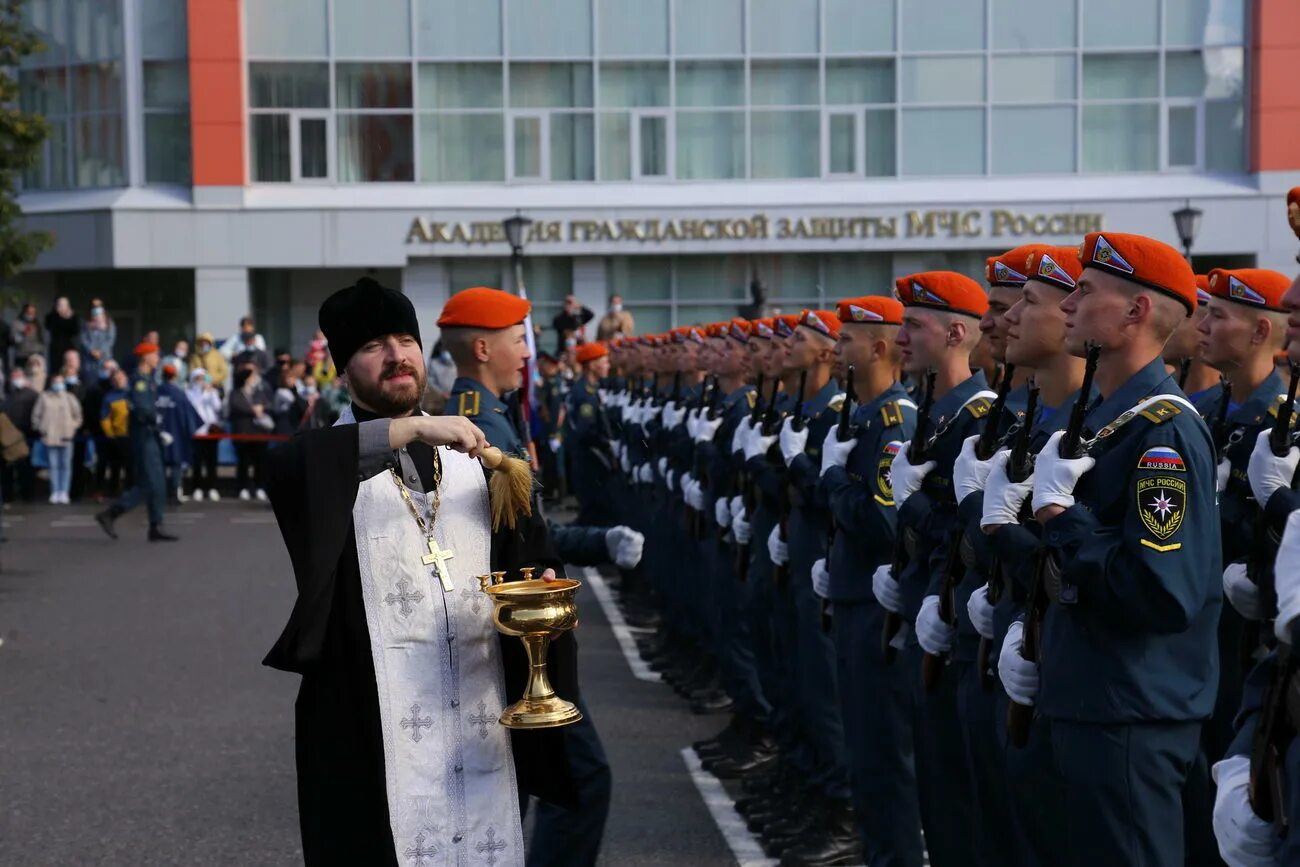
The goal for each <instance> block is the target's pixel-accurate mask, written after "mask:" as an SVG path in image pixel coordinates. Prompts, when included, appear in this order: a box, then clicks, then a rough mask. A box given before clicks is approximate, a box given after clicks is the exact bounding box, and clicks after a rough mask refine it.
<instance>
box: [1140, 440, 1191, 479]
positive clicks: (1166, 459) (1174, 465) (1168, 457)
mask: <svg viewBox="0 0 1300 867" xmlns="http://www.w3.org/2000/svg"><path fill="white" fill-rule="evenodd" d="M1137 468H1138V469H1139V470H1157V471H1160V472H1165V473H1185V472H1187V465H1186V464H1184V463H1183V456H1182V455H1180V454H1178V452H1176V451H1174V450H1173V449H1171V448H1169V447H1168V446H1156V447H1155V448H1153V449H1147V450H1146V451H1145V452H1144V453H1143V454H1142V457H1141V458H1139V459H1138V465H1137Z"/></svg>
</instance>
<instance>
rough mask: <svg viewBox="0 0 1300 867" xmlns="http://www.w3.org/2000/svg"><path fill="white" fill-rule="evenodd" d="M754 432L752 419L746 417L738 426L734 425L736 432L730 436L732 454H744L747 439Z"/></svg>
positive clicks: (754, 427)
mask: <svg viewBox="0 0 1300 867" xmlns="http://www.w3.org/2000/svg"><path fill="white" fill-rule="evenodd" d="M755 430H756V426H755V424H754V420H753V419H752V418H748V417H746V418H745V419H744V420H742V421H741V422H740V424H738V425H736V432H735V433H733V434H732V435H731V452H732V454H735V453H736V452H740V453H741V454H744V453H745V444H746V443H747V442H749V438H750V437H752V436H753V435H754V433H755Z"/></svg>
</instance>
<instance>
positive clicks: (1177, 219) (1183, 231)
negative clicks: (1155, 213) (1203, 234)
mask: <svg viewBox="0 0 1300 867" xmlns="http://www.w3.org/2000/svg"><path fill="white" fill-rule="evenodd" d="M1204 213H1205V212H1204V211H1202V210H1201V209H1200V208H1193V207H1192V200H1191V199H1188V200H1187V201H1186V203H1185V204H1184V205H1183V206H1182V207H1181V208H1179V209H1178V210H1176V211H1174V213H1173V217H1174V228H1175V229H1177V230H1178V240H1180V241H1182V243H1183V256H1184V257H1186V259H1187V262H1188V264H1190V263H1191V261H1192V244H1194V243H1195V242H1196V234H1197V233H1198V232H1199V231H1200V230H1201V216H1202V215H1203V214H1204Z"/></svg>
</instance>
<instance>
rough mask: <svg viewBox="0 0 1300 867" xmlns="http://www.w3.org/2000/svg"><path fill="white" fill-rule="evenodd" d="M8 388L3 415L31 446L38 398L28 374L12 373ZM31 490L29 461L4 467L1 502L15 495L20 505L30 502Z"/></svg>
mask: <svg viewBox="0 0 1300 867" xmlns="http://www.w3.org/2000/svg"><path fill="white" fill-rule="evenodd" d="M9 388H10V391H9V397H8V399H7V400H6V401H5V412H6V413H7V414H8V415H9V420H10V421H12V422H13V423H14V427H16V428H18V431H19V432H20V433H21V434H22V435H23V436H24V437H26V438H27V444H28V445H29V446H30V445H31V443H32V441H33V439H34V438H35V431H34V430H33V429H32V413H33V412H34V411H35V409H36V398H37V397H38V394H37V392H36V390H35V389H33V388H32V387H31V386H30V384H29V383H28V380H27V374H26V373H24V372H23V371H22V370H16V371H14V375H13V377H12V378H11V379H10V381H9ZM34 487H35V474H34V473H33V471H32V462H31V459H30V458H25V459H23V460H21V461H15V462H12V463H8V464H6V465H5V480H4V499H5V501H6V502H12V501H13V500H14V499H15V495H17V498H19V499H22V500H23V502H30V501H31V499H32V494H33V488H34Z"/></svg>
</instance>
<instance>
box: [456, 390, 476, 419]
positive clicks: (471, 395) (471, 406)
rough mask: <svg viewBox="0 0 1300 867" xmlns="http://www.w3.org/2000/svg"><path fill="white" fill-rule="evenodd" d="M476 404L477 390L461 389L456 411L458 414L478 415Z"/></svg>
mask: <svg viewBox="0 0 1300 867" xmlns="http://www.w3.org/2000/svg"><path fill="white" fill-rule="evenodd" d="M478 404H479V393H478V392H477V391H462V392H461V393H460V403H459V405H458V406H457V408H456V411H457V412H458V413H459V414H460V415H478Z"/></svg>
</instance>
